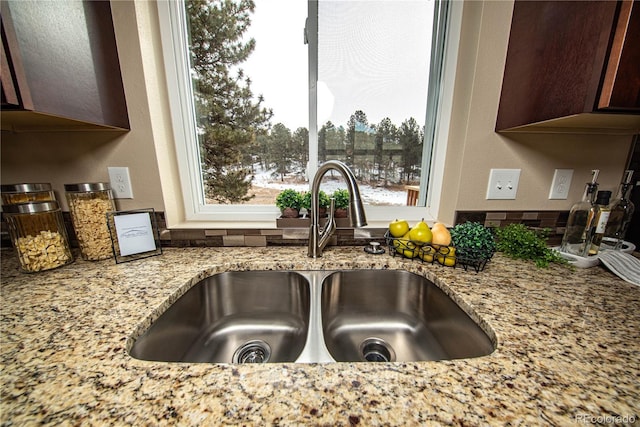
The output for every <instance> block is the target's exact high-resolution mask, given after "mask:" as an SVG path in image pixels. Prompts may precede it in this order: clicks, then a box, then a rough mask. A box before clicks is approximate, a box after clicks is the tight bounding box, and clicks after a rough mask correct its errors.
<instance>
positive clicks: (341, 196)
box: [331, 188, 351, 209]
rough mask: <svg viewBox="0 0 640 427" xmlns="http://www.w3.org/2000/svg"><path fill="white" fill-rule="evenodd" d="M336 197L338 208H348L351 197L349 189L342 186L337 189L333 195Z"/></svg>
mask: <svg viewBox="0 0 640 427" xmlns="http://www.w3.org/2000/svg"><path fill="white" fill-rule="evenodd" d="M331 197H333V198H334V199H335V203H336V209H347V208H348V207H349V202H350V200H351V198H350V197H349V191H348V190H346V189H344V188H342V189H339V190H336V191H334V192H333V194H332V195H331Z"/></svg>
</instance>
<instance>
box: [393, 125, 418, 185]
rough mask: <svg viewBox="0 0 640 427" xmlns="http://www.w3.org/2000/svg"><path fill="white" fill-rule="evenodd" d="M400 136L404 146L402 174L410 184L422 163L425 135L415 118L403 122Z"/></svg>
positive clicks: (401, 143)
mask: <svg viewBox="0 0 640 427" xmlns="http://www.w3.org/2000/svg"><path fill="white" fill-rule="evenodd" d="M398 135H399V140H400V145H401V146H402V159H401V166H402V172H403V175H404V179H405V180H406V182H410V181H411V179H412V178H413V176H414V175H415V174H416V172H417V171H418V169H419V168H420V165H421V162H422V160H421V159H422V137H423V135H422V132H421V130H420V126H419V125H418V122H416V119H414V118H413V117H411V118H409V119H407V120H405V121H404V122H402V124H401V125H400V129H399V131H398Z"/></svg>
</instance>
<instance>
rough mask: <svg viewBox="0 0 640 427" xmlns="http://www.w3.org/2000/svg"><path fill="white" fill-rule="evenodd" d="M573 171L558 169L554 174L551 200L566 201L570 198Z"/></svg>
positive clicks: (550, 193) (550, 192) (550, 194)
mask: <svg viewBox="0 0 640 427" xmlns="http://www.w3.org/2000/svg"><path fill="white" fill-rule="evenodd" d="M572 178H573V169H556V171H555V172H554V173H553V180H552V181H551V188H550V189H549V199H550V200H566V198H567V197H568V196H569V188H570V187H571V179H572Z"/></svg>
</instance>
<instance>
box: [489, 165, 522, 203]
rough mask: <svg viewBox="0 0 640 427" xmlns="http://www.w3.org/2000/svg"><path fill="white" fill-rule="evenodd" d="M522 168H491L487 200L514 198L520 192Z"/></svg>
mask: <svg viewBox="0 0 640 427" xmlns="http://www.w3.org/2000/svg"><path fill="white" fill-rule="evenodd" d="M519 181H520V169H491V173H490V174H489V185H488V186H487V200H512V199H515V198H516V193H517V192H518V182H519Z"/></svg>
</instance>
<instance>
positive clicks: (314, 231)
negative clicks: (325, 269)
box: [309, 160, 367, 258]
mask: <svg viewBox="0 0 640 427" xmlns="http://www.w3.org/2000/svg"><path fill="white" fill-rule="evenodd" d="M330 169H334V170H337V171H338V172H340V174H341V175H342V176H343V177H344V180H345V181H346V183H347V189H348V190H349V199H350V203H349V216H350V217H351V226H353V227H364V226H365V225H367V218H366V217H365V214H364V206H363V205H362V200H361V199H360V189H359V188H358V183H357V182H356V177H355V176H354V175H353V172H351V169H349V167H348V166H347V165H345V164H344V163H342V162H340V161H337V160H329V161H327V162H324V163H323V164H322V165H321V166H320V167H319V168H318V171H317V172H316V174H315V176H314V177H313V185H312V186H311V227H310V229H309V256H310V257H311V258H319V257H321V256H322V249H324V247H325V246H327V243H328V242H329V238H330V237H331V235H332V234H333V232H334V231H335V230H336V221H335V219H334V217H333V215H334V212H335V200H334V199H333V198H331V206H330V207H329V219H328V220H327V224H326V225H325V227H324V229H321V228H320V218H319V217H320V201H319V194H320V181H322V177H323V176H324V175H325V174H326V173H327V172H328V171H329V170H330Z"/></svg>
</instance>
